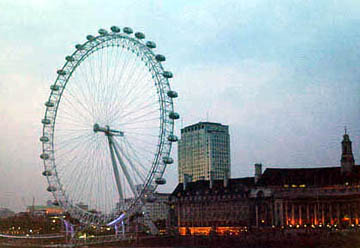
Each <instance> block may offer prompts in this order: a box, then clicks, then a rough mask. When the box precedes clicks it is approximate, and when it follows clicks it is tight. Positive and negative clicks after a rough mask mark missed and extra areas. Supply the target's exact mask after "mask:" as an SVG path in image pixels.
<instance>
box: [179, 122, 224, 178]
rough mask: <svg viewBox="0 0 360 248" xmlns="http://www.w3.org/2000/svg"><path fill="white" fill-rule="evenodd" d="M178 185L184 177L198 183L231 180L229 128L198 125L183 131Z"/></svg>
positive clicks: (204, 123) (210, 124)
mask: <svg viewBox="0 0 360 248" xmlns="http://www.w3.org/2000/svg"><path fill="white" fill-rule="evenodd" d="M178 145H179V146H178V160H179V167H178V174H179V183H183V182H184V175H187V176H188V177H190V178H192V180H193V181H197V180H210V177H212V178H213V179H215V180H217V179H219V180H223V179H224V178H225V177H227V178H229V177H230V136H229V127H228V126H226V125H222V124H220V123H213V122H199V123H196V124H194V125H190V126H187V127H185V128H183V129H181V139H180V140H179V143H178Z"/></svg>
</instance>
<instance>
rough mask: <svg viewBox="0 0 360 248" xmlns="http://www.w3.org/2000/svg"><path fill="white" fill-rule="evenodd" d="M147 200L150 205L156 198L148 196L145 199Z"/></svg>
mask: <svg viewBox="0 0 360 248" xmlns="http://www.w3.org/2000/svg"><path fill="white" fill-rule="evenodd" d="M145 199H146V201H147V202H150V203H152V202H155V201H156V197H155V196H153V195H148V196H147V197H145Z"/></svg>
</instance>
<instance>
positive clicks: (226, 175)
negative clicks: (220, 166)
mask: <svg viewBox="0 0 360 248" xmlns="http://www.w3.org/2000/svg"><path fill="white" fill-rule="evenodd" d="M228 184H229V170H228V169H225V173H224V188H227V186H228Z"/></svg>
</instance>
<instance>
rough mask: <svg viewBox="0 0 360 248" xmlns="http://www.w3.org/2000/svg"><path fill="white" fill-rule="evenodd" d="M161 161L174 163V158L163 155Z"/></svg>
mask: <svg viewBox="0 0 360 248" xmlns="http://www.w3.org/2000/svg"><path fill="white" fill-rule="evenodd" d="M163 162H164V164H172V163H174V159H172V158H171V157H163Z"/></svg>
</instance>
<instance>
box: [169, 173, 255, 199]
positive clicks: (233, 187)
mask: <svg viewBox="0 0 360 248" xmlns="http://www.w3.org/2000/svg"><path fill="white" fill-rule="evenodd" d="M252 186H254V177H243V178H234V179H229V181H228V186H227V187H226V188H225V187H224V180H213V185H212V188H211V189H210V181H208V180H199V181H195V182H189V183H187V184H186V189H185V190H184V186H183V183H179V184H178V185H177V187H176V188H175V190H174V191H173V192H172V194H171V195H172V196H177V195H178V193H181V194H183V193H185V194H190V195H195V194H196V193H197V192H205V191H207V190H208V192H209V193H210V194H214V193H215V194H226V193H229V192H234V191H246V190H247V189H248V188H249V187H252Z"/></svg>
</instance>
